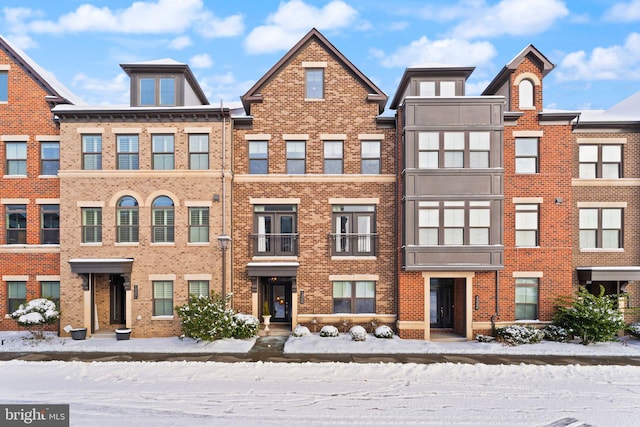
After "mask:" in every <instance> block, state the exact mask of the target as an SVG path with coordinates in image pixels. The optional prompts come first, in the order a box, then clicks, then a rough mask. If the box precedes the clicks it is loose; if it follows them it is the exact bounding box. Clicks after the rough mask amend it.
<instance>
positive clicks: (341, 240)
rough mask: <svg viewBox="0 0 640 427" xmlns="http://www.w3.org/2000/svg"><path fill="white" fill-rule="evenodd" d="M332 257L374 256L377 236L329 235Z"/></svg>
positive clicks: (356, 234)
mask: <svg viewBox="0 0 640 427" xmlns="http://www.w3.org/2000/svg"><path fill="white" fill-rule="evenodd" d="M329 242H330V246H331V255H332V256H376V255H377V253H378V235H377V234H358V233H331V234H329Z"/></svg>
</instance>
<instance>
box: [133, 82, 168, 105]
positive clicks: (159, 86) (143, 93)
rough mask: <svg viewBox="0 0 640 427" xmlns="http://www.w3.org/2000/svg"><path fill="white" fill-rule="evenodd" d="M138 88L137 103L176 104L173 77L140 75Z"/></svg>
mask: <svg viewBox="0 0 640 427" xmlns="http://www.w3.org/2000/svg"><path fill="white" fill-rule="evenodd" d="M138 90H139V98H138V102H139V105H144V106H154V105H160V106H162V105H166V106H171V105H176V78H175V77H140V78H139V79H138Z"/></svg>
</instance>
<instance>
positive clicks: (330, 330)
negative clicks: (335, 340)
mask: <svg viewBox="0 0 640 427" xmlns="http://www.w3.org/2000/svg"><path fill="white" fill-rule="evenodd" d="M338 335H340V332H339V331H338V328H336V327H335V326H333V325H325V326H323V327H322V329H320V336H321V337H337V336H338Z"/></svg>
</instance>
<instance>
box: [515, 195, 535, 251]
mask: <svg viewBox="0 0 640 427" xmlns="http://www.w3.org/2000/svg"><path fill="white" fill-rule="evenodd" d="M515 210H516V221H515V224H516V242H515V244H516V246H518V247H536V246H539V240H538V228H539V225H540V220H539V214H538V210H539V205H538V204H535V203H532V204H517V205H515Z"/></svg>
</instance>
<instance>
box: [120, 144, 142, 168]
mask: <svg viewBox="0 0 640 427" xmlns="http://www.w3.org/2000/svg"><path fill="white" fill-rule="evenodd" d="M116 149H117V151H118V169H120V170H137V169H139V164H138V163H139V150H140V149H139V143H138V135H118V136H117V137H116Z"/></svg>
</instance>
